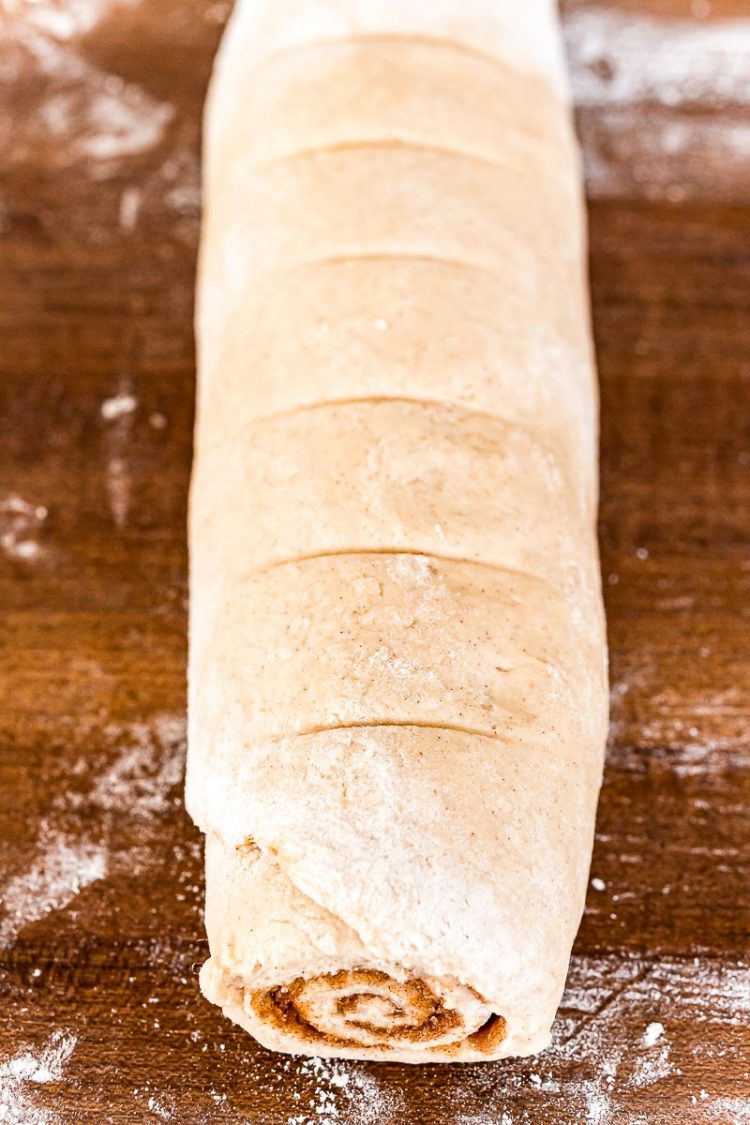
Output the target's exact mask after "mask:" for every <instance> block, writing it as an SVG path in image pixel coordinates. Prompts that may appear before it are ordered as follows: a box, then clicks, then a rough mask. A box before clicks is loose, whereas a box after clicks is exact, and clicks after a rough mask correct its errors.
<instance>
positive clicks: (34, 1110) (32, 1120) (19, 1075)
mask: <svg viewBox="0 0 750 1125" xmlns="http://www.w3.org/2000/svg"><path fill="white" fill-rule="evenodd" d="M75 1046H76V1038H75V1036H74V1035H65V1034H64V1033H63V1032H62V1031H56V1032H54V1033H53V1034H52V1035H51V1036H50V1037H49V1039H48V1040H47V1042H46V1044H45V1045H44V1047H42V1049H41V1050H40V1051H38V1052H35V1051H34V1050H33V1049H32V1048H31V1047H24V1048H23V1049H22V1050H21V1051H19V1052H18V1053H17V1054H16V1055H13V1056H12V1057H11V1058H9V1059H4V1060H2V1061H0V1121H1V1122H2V1123H3V1125H53V1123H57V1122H58V1121H59V1118H58V1115H57V1114H56V1113H52V1112H51V1111H49V1110H44V1109H41V1108H39V1107H38V1106H36V1105H35V1097H34V1087H35V1086H39V1085H46V1084H47V1083H49V1082H60V1081H61V1080H62V1078H63V1076H64V1070H65V1065H66V1063H67V1062H68V1059H69V1058H70V1056H71V1055H72V1054H73V1051H74V1050H75Z"/></svg>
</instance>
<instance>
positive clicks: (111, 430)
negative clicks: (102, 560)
mask: <svg viewBox="0 0 750 1125" xmlns="http://www.w3.org/2000/svg"><path fill="white" fill-rule="evenodd" d="M137 407H138V400H137V399H136V397H135V395H134V394H133V393H132V387H131V382H130V378H129V376H127V375H123V376H121V377H120V380H119V385H118V388H117V391H116V393H115V394H114V395H112V396H111V397H110V398H105V399H104V401H103V402H102V404H101V406H100V408H99V411H100V413H101V416H102V419H103V420H104V422H105V423H106V425H105V429H104V445H105V467H104V484H105V488H106V492H107V499H108V502H109V510H110V512H111V513H112V519H113V520H114V523H115V527H119V528H122V527H125V525H126V523H127V521H128V513H129V512H130V495H131V491H132V484H131V478H130V465H129V461H128V444H129V442H130V435H131V431H132V429H133V424H134V417H133V415H134V413H135V411H136V409H137Z"/></svg>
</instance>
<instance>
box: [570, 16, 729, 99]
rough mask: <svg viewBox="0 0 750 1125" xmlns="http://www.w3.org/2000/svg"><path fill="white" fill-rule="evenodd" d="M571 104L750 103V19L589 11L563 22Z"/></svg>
mask: <svg viewBox="0 0 750 1125" xmlns="http://www.w3.org/2000/svg"><path fill="white" fill-rule="evenodd" d="M565 40H566V44H567V48H568V53H569V57H570V65H571V69H572V81H573V89H574V94H575V101H576V103H577V104H578V105H584V106H585V105H633V104H635V103H640V102H644V101H649V102H660V103H661V104H662V105H668V106H677V105H683V104H685V103H688V102H696V101H708V102H710V103H712V104H716V103H717V102H724V101H728V102H737V103H742V104H747V103H750V19H736V20H716V21H713V22H706V23H701V22H698V21H696V20H674V19H661V20H660V19H654V18H651V17H649V16H645V15H642V14H640V13H638V12H627V11H625V10H623V9H615V8H604V7H601V8H600V7H596V8H592V9H590V10H581V11H578V12H574V13H572V15H571V16H569V17H568V19H567V20H566V21H565Z"/></svg>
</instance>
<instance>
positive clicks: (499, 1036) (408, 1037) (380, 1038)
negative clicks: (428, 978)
mask: <svg viewBox="0 0 750 1125" xmlns="http://www.w3.org/2000/svg"><path fill="white" fill-rule="evenodd" d="M250 1004H251V1006H252V1009H253V1011H254V1013H255V1015H256V1016H257V1017H258V1018H259V1019H261V1020H262V1021H263V1022H264V1023H266V1024H269V1025H272V1026H274V1027H276V1028H278V1029H279V1030H280V1031H283V1032H285V1033H286V1034H292V1035H295V1036H296V1037H298V1038H299V1039H302V1040H303V1041H305V1042H307V1043H319V1044H325V1045H326V1046H329V1047H337V1048H341V1047H349V1048H351V1047H357V1046H362V1047H364V1046H366V1047H367V1048H368V1049H369V1050H373V1049H374V1050H383V1051H385V1050H387V1049H388V1048H389V1047H392V1046H393V1045H394V1044H397V1043H413V1044H422V1045H424V1046H425V1047H427V1048H428V1049H429V1044H430V1042H433V1041H435V1040H444V1039H445V1038H446V1036H449V1035H451V1033H453V1032H455V1033H456V1039H455V1040H454V1041H453V1042H449V1043H437V1044H436V1046H435V1047H434V1048H433V1049H434V1050H435V1051H441V1052H445V1051H446V1050H447V1051H448V1052H450V1053H453V1052H457V1051H458V1049H459V1048H460V1047H461V1046H462V1045H463V1044H464V1043H465V1044H467V1045H470V1046H471V1047H473V1048H474V1050H477V1051H479V1052H481V1053H482V1054H490V1053H491V1052H492V1051H494V1050H495V1048H496V1047H497V1045H498V1044H499V1043H500V1042H501V1041H502V1040H503V1038H504V1036H505V1031H506V1027H505V1020H504V1019H503V1018H502V1016H498V1015H493V1016H491V1017H490V1018H489V1019H488V1020H487V1022H486V1023H485V1024H484V1025H483V1026H482V1027H481V1028H479V1029H478V1030H477V1031H475V1032H473V1033H472V1034H471V1035H469V1036H466V1035H465V1034H463V1027H464V1025H463V1020H462V1018H461V1016H460V1015H459V1013H458V1012H454V1011H450V1010H449V1009H447V1008H446V1007H445V1005H444V1004H443V1001H442V1000H441V998H440V997H439V996H436V995H435V993H434V992H433V991H432V989H431V988H430V987H429V986H428V985H427V984H425V982H424V981H422V980H418V979H416V978H412V979H411V980H407V981H397V980H395V979H394V978H393V977H391V976H389V975H388V974H387V973H383V972H380V971H377V970H373V969H353V970H342V971H341V972H338V973H328V974H325V975H322V976H319V977H315V978H313V979H312V980H306V979H304V978H303V977H298V978H297V979H296V980H294V981H292V982H291V983H290V984H287V985H279V986H277V987H276V988H271V989H266V990H263V991H260V992H255V993H253V995H252V996H251V997H250ZM321 1004H323V1005H325V1007H327V1009H328V1010H327V1011H326V1012H324V1013H323V1018H321V1011H320V1009H321ZM326 1017H327V1018H326ZM323 1020H325V1022H326V1023H329V1024H330V1023H333V1024H334V1026H335V1025H336V1024H341V1025H342V1030H343V1029H345V1031H346V1032H347V1033H350V1034H336V1033H335V1032H334V1031H333V1030H331V1028H330V1026H329V1027H325V1026H322V1023H323ZM357 1033H361V1034H360V1035H358V1034H357Z"/></svg>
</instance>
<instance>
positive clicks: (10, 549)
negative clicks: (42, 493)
mask: <svg viewBox="0 0 750 1125" xmlns="http://www.w3.org/2000/svg"><path fill="white" fill-rule="evenodd" d="M47 515H48V512H47V509H46V508H45V507H44V505H42V504H30V503H28V501H26V500H22V499H21V497H20V496H16V495H10V496H6V498H5V499H4V500H2V501H0V550H2V551H3V553H4V554H6V555H7V556H8V557H9V558H11V559H21V560H32V559H36V558H38V557H39V555H40V554H41V553H42V547H41V546H40V544H39V542H38V540H37V535H38V533H39V531H40V530H41V527H42V524H43V523H44V521H45V520H46V519H47Z"/></svg>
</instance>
